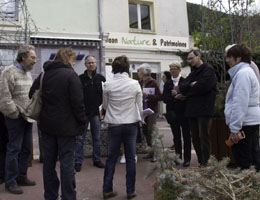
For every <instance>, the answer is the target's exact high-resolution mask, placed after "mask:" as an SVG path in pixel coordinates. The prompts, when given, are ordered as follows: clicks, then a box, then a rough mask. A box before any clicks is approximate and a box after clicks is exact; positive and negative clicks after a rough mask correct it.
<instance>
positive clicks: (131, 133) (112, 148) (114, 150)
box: [103, 123, 137, 194]
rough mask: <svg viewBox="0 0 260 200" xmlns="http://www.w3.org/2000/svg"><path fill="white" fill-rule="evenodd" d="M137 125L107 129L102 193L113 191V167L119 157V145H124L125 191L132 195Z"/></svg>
mask: <svg viewBox="0 0 260 200" xmlns="http://www.w3.org/2000/svg"><path fill="white" fill-rule="evenodd" d="M136 136H137V123H132V124H121V125H118V126H112V127H108V159H107V161H106V166H105V173H104V183H103V192H104V193H107V192H112V191H113V177H114V173H115V165H116V162H117V159H118V156H119V152H120V147H121V143H123V144H124V152H125V158H126V191H127V194H132V193H133V192H134V191H135V179H136V163H135V146H136Z"/></svg>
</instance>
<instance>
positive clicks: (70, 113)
mask: <svg viewBox="0 0 260 200" xmlns="http://www.w3.org/2000/svg"><path fill="white" fill-rule="evenodd" d="M75 58H76V54H75V53H74V52H73V51H72V50H71V49H70V48H61V49H60V50H59V51H58V52H57V54H56V56H55V58H54V61H53V62H51V63H49V64H48V65H47V66H46V67H45V73H44V77H43V83H42V110H41V114H40V130H41V132H42V141H43V151H44V159H43V181H44V190H45V191H44V198H45V199H46V200H51V199H57V198H58V196H59V194H58V192H59V183H60V181H61V193H62V199H70V200H76V190H75V188H76V184H75V176H74V151H75V136H77V135H80V134H82V133H83V131H84V126H85V122H86V116H85V108H84V101H83V92H82V85H81V82H80V80H79V77H78V75H77V74H76V72H75V71H74V70H73V68H72V67H73V65H74V61H75ZM38 80H39V78H38ZM57 157H58V159H59V161H60V179H61V180H60V181H59V179H58V176H57V173H56V170H55V165H56V161H57Z"/></svg>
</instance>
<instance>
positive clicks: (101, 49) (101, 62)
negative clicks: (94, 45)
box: [98, 0, 105, 75]
mask: <svg viewBox="0 0 260 200" xmlns="http://www.w3.org/2000/svg"><path fill="white" fill-rule="evenodd" d="M98 29H99V39H100V44H99V45H100V46H99V68H98V71H99V73H101V74H103V75H105V70H104V69H105V63H104V46H103V28H102V10H101V0H98Z"/></svg>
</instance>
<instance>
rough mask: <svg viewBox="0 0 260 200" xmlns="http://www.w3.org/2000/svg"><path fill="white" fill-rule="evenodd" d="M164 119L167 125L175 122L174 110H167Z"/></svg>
mask: <svg viewBox="0 0 260 200" xmlns="http://www.w3.org/2000/svg"><path fill="white" fill-rule="evenodd" d="M165 118H166V120H167V122H168V124H172V123H173V122H174V121H175V120H176V113H175V112H174V110H169V111H167V112H166V114H165Z"/></svg>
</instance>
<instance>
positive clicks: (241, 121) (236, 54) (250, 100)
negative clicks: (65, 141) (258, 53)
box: [225, 45, 260, 170]
mask: <svg viewBox="0 0 260 200" xmlns="http://www.w3.org/2000/svg"><path fill="white" fill-rule="evenodd" d="M226 61H227V63H228V64H229V66H230V69H229V70H228V73H229V75H230V77H231V79H232V82H231V85H230V87H229V89H228V93H227V97H226V103H225V117H226V124H227V125H228V126H229V128H230V131H231V134H230V137H229V139H230V140H231V141H232V142H233V143H234V145H233V146H232V152H233V155H234V158H235V161H236V164H237V165H238V167H240V168H241V169H246V168H249V167H250V166H251V165H255V167H256V169H257V170H260V150H259V124H260V107H259V83H258V80H257V77H256V75H255V74H254V71H253V70H252V68H251V67H250V66H249V64H250V62H251V51H250V49H249V48H248V47H246V46H245V45H234V46H233V47H231V48H230V49H229V50H228V52H227V54H226ZM240 131H243V132H244V133H245V139H242V140H239V139H238V137H237V136H236V135H237V133H238V132H240Z"/></svg>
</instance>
